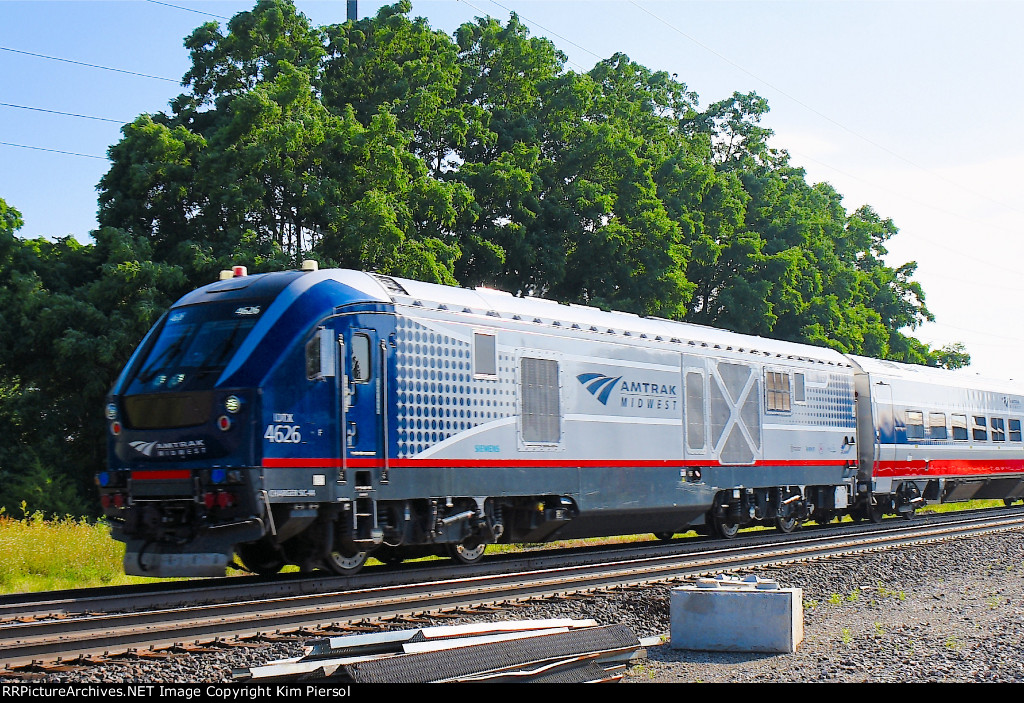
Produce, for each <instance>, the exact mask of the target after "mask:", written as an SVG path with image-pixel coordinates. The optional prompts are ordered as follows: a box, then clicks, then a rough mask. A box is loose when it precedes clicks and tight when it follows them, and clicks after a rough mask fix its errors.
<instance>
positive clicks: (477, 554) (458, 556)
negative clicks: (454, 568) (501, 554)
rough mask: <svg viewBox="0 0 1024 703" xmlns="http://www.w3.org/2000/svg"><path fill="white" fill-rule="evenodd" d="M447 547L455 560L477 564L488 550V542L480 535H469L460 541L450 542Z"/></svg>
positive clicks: (461, 562)
mask: <svg viewBox="0 0 1024 703" xmlns="http://www.w3.org/2000/svg"><path fill="white" fill-rule="evenodd" d="M445 549H446V550H447V552H448V556H450V557H451V558H452V559H454V560H455V561H457V562H459V563H460V564H467V565H468V564H476V563H477V562H478V561H480V560H481V559H483V557H484V552H485V551H487V542H485V541H483V540H482V539H480V538H478V537H467V538H466V539H464V540H462V541H461V542H458V543H448V544H447V545H445Z"/></svg>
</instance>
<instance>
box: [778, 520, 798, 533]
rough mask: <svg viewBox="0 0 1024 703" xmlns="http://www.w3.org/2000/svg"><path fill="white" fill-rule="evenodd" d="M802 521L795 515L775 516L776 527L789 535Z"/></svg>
mask: <svg viewBox="0 0 1024 703" xmlns="http://www.w3.org/2000/svg"><path fill="white" fill-rule="evenodd" d="M799 524H800V521H799V520H797V519H796V518H795V517H781V516H780V517H777V518H775V529H776V530H778V531H779V532H781V533H783V534H786V535H788V534H789V533H790V532H792V531H793V530H795V529H796V528H797V525H799Z"/></svg>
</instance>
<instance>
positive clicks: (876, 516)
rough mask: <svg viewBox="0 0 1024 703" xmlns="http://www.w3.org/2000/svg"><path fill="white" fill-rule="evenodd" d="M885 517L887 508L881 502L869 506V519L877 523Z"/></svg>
mask: <svg viewBox="0 0 1024 703" xmlns="http://www.w3.org/2000/svg"><path fill="white" fill-rule="evenodd" d="M883 517H885V508H883V507H882V506H881V505H880V504H876V505H872V506H870V507H869V508H868V519H870V520H871V522H873V523H875V524H876V525H877V524H878V523H880V522H881V521H882V518H883Z"/></svg>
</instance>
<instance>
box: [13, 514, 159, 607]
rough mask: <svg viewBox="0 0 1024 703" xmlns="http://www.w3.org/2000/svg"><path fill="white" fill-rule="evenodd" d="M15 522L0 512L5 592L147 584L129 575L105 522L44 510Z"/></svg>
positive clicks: (120, 549) (121, 549)
mask: <svg viewBox="0 0 1024 703" xmlns="http://www.w3.org/2000/svg"><path fill="white" fill-rule="evenodd" d="M22 512H23V513H24V517H23V518H22V519H15V518H13V517H11V516H10V514H9V513H0V554H3V559H0V593H27V592H34V591H52V590H58V589H63V588H87V587H91V586H113V585H122V584H127V583H145V582H150V581H152V580H153V579H145V578H141V577H129V576H125V574H124V567H123V565H122V562H123V559H124V544H123V543H122V542H117V541H115V540H114V539H111V537H110V527H109V526H108V525H107V524H106V523H105V522H103V521H99V522H89V521H88V520H86V519H85V518H73V517H71V516H65V517H63V518H59V519H52V520H47V519H46V517H45V516H44V515H43V514H42V513H40V512H34V513H28V512H27V510H25V508H24V506H22Z"/></svg>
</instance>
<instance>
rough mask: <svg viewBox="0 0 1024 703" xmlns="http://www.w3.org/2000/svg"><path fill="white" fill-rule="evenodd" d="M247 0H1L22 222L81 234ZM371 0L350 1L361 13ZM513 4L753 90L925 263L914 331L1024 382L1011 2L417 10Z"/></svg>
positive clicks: (576, 51)
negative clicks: (132, 152) (121, 143)
mask: <svg viewBox="0 0 1024 703" xmlns="http://www.w3.org/2000/svg"><path fill="white" fill-rule="evenodd" d="M254 4H255V0H253V1H252V2H230V1H220V0H168V1H167V2H163V0H161V1H160V2H157V1H156V0H121V1H105V2H98V1H93V0H64V1H57V0H0V103H2V104H0V198H3V199H4V200H6V201H7V203H8V204H9V205H11V206H13V207H15V208H17V209H18V210H20V211H21V213H22V215H23V216H24V219H25V227H24V228H23V229H22V230H21V232H20V234H21V235H22V236H24V237H36V236H49V237H56V236H64V235H69V234H70V235H73V236H75V237H76V238H78V239H80V240H82V241H86V240H88V238H89V232H90V231H91V230H92V229H94V228H95V227H96V190H95V187H96V184H97V183H98V181H99V179H100V177H101V176H102V175H103V174H104V173H105V172H106V170H107V168H108V165H109V163H108V162H107V161H106V159H105V157H106V150H107V148H108V147H109V146H111V145H112V144H114V143H116V142H117V141H118V139H119V137H120V132H119V130H120V127H121V125H122V124H124V123H126V122H130V121H131V120H133V119H134V118H135V117H136V116H137V115H139V114H142V113H147V112H156V111H160V110H166V109H167V104H168V102H169V101H170V100H171V99H173V98H174V97H175V96H176V95H177V94H178V93H179V92H181V87H180V85H179V81H180V79H181V76H182V75H183V74H184V73H185V71H187V70H188V67H189V56H188V53H187V52H186V50H185V49H184V48H183V46H182V42H183V40H184V38H185V37H186V36H187V35H188V34H189V33H191V31H192V30H193V29H194V28H195V27H197V26H198V25H200V24H202V23H203V22H205V21H209V20H213V21H223V20H221V18H228V17H230V16H232V15H233V14H235V13H236V12H239V11H241V10H248V9H251V8H252V7H253V5H254ZM296 4H297V6H298V8H299V10H300V11H301V12H302V13H304V14H305V15H306V16H307V17H308V18H310V20H311V21H312V22H313V23H314V24H317V25H323V24H333V23H336V22H342V21H344V19H345V12H346V3H345V0H311V1H305V0H300V1H299V2H297V3H296ZM382 4H384V3H381V2H368V1H367V0H360V2H359V14H360V16H367V15H371V14H375V13H376V11H377V9H378V8H379V7H380V6H381V5H382ZM510 11H515V12H516V13H517V14H518V15H519V17H520V19H521V20H522V21H523V22H524V23H525V24H526V25H527V26H528V27H529V28H530V30H531V33H532V34H534V35H539V36H546V37H548V38H549V39H551V40H552V41H553V42H554V43H555V45H556V46H558V48H559V49H561V50H562V51H563V52H564V53H565V54H566V55H567V56H568V57H569V63H568V64H567V68H569V69H570V70H575V71H583V70H589V69H590V68H591V67H592V66H593V65H594V63H595V62H596V61H598V60H599V59H601V58H606V57H608V56H610V55H612V54H613V53H615V52H623V53H625V54H627V55H628V56H629V57H630V58H632V59H633V60H635V61H637V62H639V63H641V64H643V65H645V66H647V67H649V68H651V69H653V70H665V71H668V72H669V73H675V74H677V77H678V79H679V80H681V81H682V82H684V83H686V84H687V85H688V86H689V88H690V89H691V90H694V91H696V92H697V93H698V94H699V96H700V102H701V105H702V106H704V105H707V104H708V103H710V102H714V101H717V100H720V99H722V98H725V97H728V96H729V95H731V94H732V93H733V92H734V91H740V92H744V93H745V92H749V91H755V92H757V93H759V94H760V95H762V96H764V97H766V98H767V99H768V101H769V104H770V105H771V112H770V113H769V114H768V115H767V117H766V119H765V120H764V122H763V124H764V126H766V127H768V128H770V129H772V130H774V131H775V134H776V136H775V138H774V140H773V144H774V146H776V147H779V148H784V149H788V150H789V151H790V153H791V155H792V160H793V163H795V164H796V165H799V166H802V167H804V168H805V169H806V170H807V179H808V181H810V182H820V181H827V182H829V183H831V184H832V185H833V186H834V187H835V188H836V190H838V191H839V192H840V193H842V194H843V195H844V196H845V197H844V204H845V206H846V208H847V210H848V211H852V210H854V209H856V208H857V207H859V206H860V205H862V204H865V203H867V204H870V205H872V206H873V207H874V208H875V209H876V210H877V211H878V212H879V214H881V215H882V216H884V217H891V218H892V219H893V220H894V222H895V223H896V225H897V226H898V227H899V229H900V233H899V234H898V235H897V236H896V237H895V238H894V239H893V240H892V241H891V242H890V245H889V250H890V256H889V257H888V260H887V261H888V263H889V264H890V265H893V266H896V265H899V264H902V263H904V262H906V261H917V262H918V264H919V266H918V273H917V276H916V279H917V280H918V281H920V282H921V284H922V285H923V287H924V290H925V294H926V302H927V305H928V307H929V309H930V310H931V311H932V312H933V313H934V314H935V316H936V318H937V321H936V323H935V324H929V325H926V326H924V327H922V328H919V329H917V330H915V331H914V332H913V334H914V335H915V336H917V337H919V338H921V339H922V340H924V341H926V342H928V343H931V344H933V345H935V346H942V345H943V344H946V343H948V342H955V341H960V342H963V343H964V344H965V345H966V346H967V350H968V351H969V352H970V354H971V356H972V358H973V364H972V366H971V368H970V369H969V372H970V373H980V374H983V375H987V376H995V377H997V378H998V377H1002V378H1007V377H1014V378H1017V379H1021V378H1024V371H1022V370H1020V369H1019V366H1020V364H1021V362H1020V361H1019V359H1018V357H1019V355H1020V353H1021V352H1022V351H1024V322H1022V315H1021V313H1020V312H1019V311H1020V309H1021V307H1022V303H1024V279H1022V277H1021V275H1020V274H1019V270H1020V268H1021V265H1022V262H1024V237H1022V236H1020V235H1021V231H1022V229H1024V228H1022V225H1021V219H1022V216H1024V198H1022V197H1021V193H1020V190H1021V181H1022V178H1021V166H1020V164H1022V163H1024V135H1022V132H1021V130H1020V125H1019V124H1018V123H1019V121H1020V119H1021V116H1022V115H1024V104H1022V103H1024V70H1022V69H1024V61H1022V59H1021V58H1020V49H1019V45H1020V33H1021V29H1022V28H1024V2H1010V1H1004V2H984V1H979V0H974V1H972V2H966V1H953V0H950V1H947V2H938V1H936V0H920V1H917V2H882V1H881V0H876V1H873V2H866V1H854V0H849V1H839V0H835V1H830V0H816V1H813V2H812V1H810V0H804V1H797V0H780V1H778V2H771V1H760V2H740V1H732V0H720V1H718V2H712V1H699V0H692V1H686V0H681V1H679V0H660V1H659V0H636V1H631V0H609V1H607V2H583V1H582V0H578V1H576V2H563V1H559V0H532V1H530V0H527V1H522V0H498V1H492V0H470V1H469V2H466V1H465V0H414V2H413V12H412V14H413V16H422V17H426V18H427V19H428V20H429V22H430V25H431V26H432V27H434V28H435V29H440V30H444V31H446V32H449V33H450V32H452V31H453V30H454V29H455V28H456V27H457V26H458V25H459V24H461V23H462V22H465V21H470V20H472V19H473V18H474V17H477V16H484V15H491V16H493V17H496V18H499V19H501V20H502V21H506V20H507V19H508V16H509V12H510ZM203 13H206V14H203ZM211 15H213V16H211ZM31 54H36V55H31ZM38 55H44V56H47V57H53V58H42V57H41V56H38ZM54 59H63V61H57V60H54ZM69 62H77V63H69ZM82 64H93V65H94V66H103V67H107V68H112V69H119V71H112V70H104V69H102V68H95V67H93V66H85V65H82ZM133 74H145V75H143V76H140V75H133ZM26 108H34V109H26ZM44 110H48V111H52V112H43V111H44ZM54 112H59V113H72V114H74V115H78V117H72V116H67V115H61V114H53V113H54ZM89 118H104V119H102V120H99V119H89ZM108 120H109V121H108ZM26 147H32V148H26ZM59 152H68V153H59Z"/></svg>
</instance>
